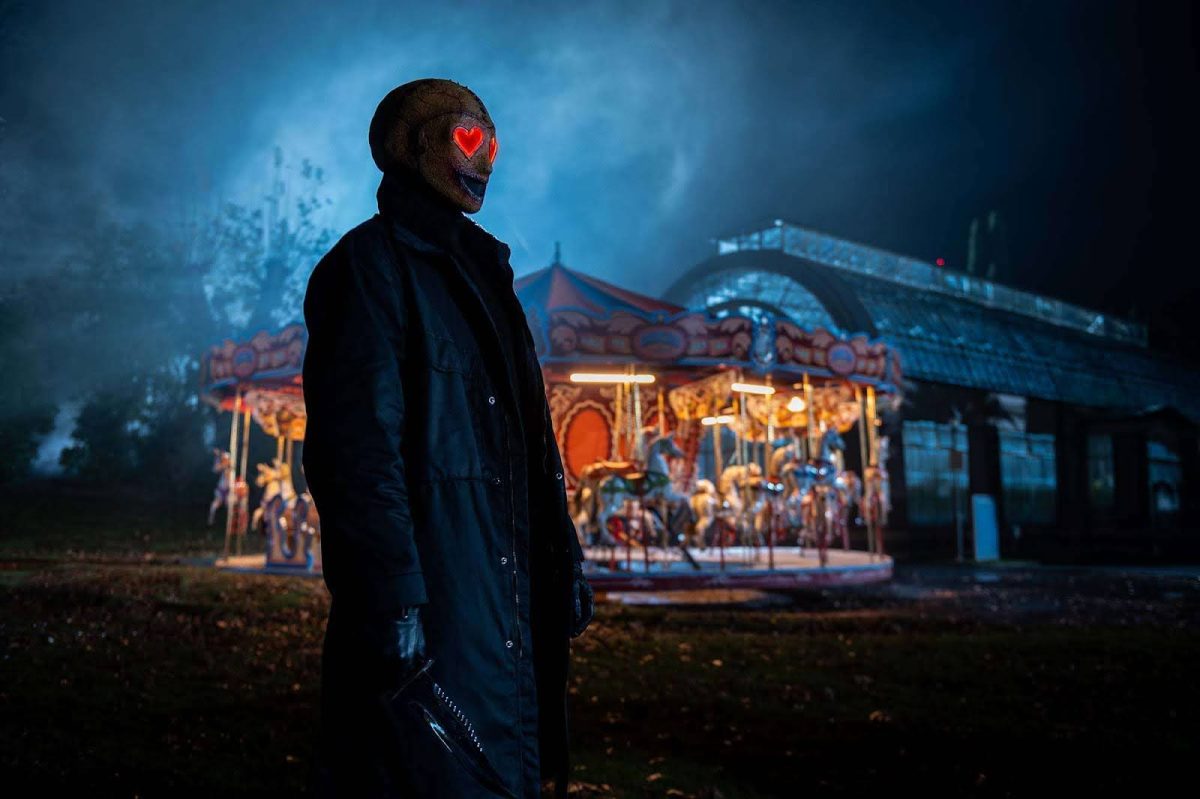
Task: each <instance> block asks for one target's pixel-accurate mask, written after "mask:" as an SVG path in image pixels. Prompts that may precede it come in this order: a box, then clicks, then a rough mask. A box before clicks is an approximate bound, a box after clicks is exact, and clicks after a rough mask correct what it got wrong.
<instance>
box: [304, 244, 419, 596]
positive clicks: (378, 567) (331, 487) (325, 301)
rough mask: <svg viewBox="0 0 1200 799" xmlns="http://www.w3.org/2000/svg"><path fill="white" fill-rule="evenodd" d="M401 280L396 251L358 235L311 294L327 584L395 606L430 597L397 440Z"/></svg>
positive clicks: (310, 458)
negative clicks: (365, 249) (386, 252)
mask: <svg viewBox="0 0 1200 799" xmlns="http://www.w3.org/2000/svg"><path fill="white" fill-rule="evenodd" d="M342 244H345V242H342ZM398 282H399V281H398V280H397V279H396V272H395V269H394V266H393V265H392V264H391V262H390V259H388V258H386V256H383V255H382V254H380V253H362V252H358V251H356V248H355V247H354V246H353V244H350V245H348V246H346V247H344V248H341V247H335V249H334V250H333V251H331V252H330V253H329V254H328V255H326V256H325V257H324V258H322V259H321V262H320V263H319V264H318V265H317V267H316V268H315V269H314V270H313V274H312V277H311V278H310V279H309V284H308V290H307V293H306V294H305V299H304V318H305V323H306V325H307V327H308V346H307V349H306V351H305V358H304V367H303V372H304V398H305V405H306V409H307V414H308V421H307V432H306V436H305V438H306V440H305V448H304V467H305V476H306V478H307V480H308V484H309V489H310V491H311V493H312V496H313V499H314V501H315V503H316V505H317V510H318V512H319V513H320V515H321V528H322V540H323V547H322V558H323V567H324V570H325V580H326V585H327V586H328V587H329V590H330V594H331V595H332V596H333V597H334V600H335V601H338V600H342V602H343V603H344V604H354V605H361V606H362V607H363V608H364V609H365V610H366V611H367V612H370V613H379V614H387V615H390V614H394V613H397V612H398V611H399V610H400V608H402V607H405V606H412V605H420V604H424V603H425V602H426V601H427V598H426V593H425V582H424V578H423V576H422V573H421V564H420V558H419V557H418V552H417V547H416V542H415V539H414V535H413V522H412V516H411V514H410V509H409V496H408V488H407V483H406V479H405V467H404V459H403V456H402V447H401V444H402V431H403V429H404V392H403V386H402V384H401V360H402V358H403V353H404V321H405V320H404V310H403V309H404V304H403V301H402V299H401V297H400V293H399V286H398Z"/></svg>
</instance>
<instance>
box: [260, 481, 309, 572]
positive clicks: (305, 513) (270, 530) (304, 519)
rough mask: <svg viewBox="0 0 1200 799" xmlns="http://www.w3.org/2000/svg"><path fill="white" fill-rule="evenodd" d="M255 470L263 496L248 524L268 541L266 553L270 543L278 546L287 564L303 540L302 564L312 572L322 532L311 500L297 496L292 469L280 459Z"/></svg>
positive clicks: (304, 496)
mask: <svg viewBox="0 0 1200 799" xmlns="http://www.w3.org/2000/svg"><path fill="white" fill-rule="evenodd" d="M257 468H258V477H256V478H255V480H254V483H255V485H257V486H259V487H260V488H262V489H263V495H262V500H261V502H260V503H259V507H258V508H257V509H256V510H255V511H254V518H253V520H252V521H251V524H252V525H253V526H254V529H256V530H258V531H259V532H260V533H261V534H262V535H263V536H264V537H266V538H267V541H268V544H267V549H268V552H270V551H271V542H272V541H278V542H279V551H280V554H282V555H283V557H284V558H285V559H286V560H291V559H292V558H293V557H294V556H295V554H296V546H297V545H298V544H299V543H300V541H301V540H303V542H304V557H305V562H306V564H307V566H308V567H309V568H310V569H311V568H312V567H313V563H314V561H315V556H314V555H313V543H314V541H315V540H316V538H317V537H318V536H319V535H320V529H321V525H320V520H319V518H318V516H317V510H316V505H315V504H314V503H313V500H312V497H311V496H310V495H309V494H307V493H305V494H297V493H296V488H295V486H294V485H293V484H292V468H291V466H290V465H288V464H287V463H284V462H282V461H281V460H280V459H279V458H275V459H273V461H272V464H271V465H267V464H265V463H260V464H257Z"/></svg>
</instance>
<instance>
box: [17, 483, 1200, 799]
mask: <svg viewBox="0 0 1200 799" xmlns="http://www.w3.org/2000/svg"><path fill="white" fill-rule="evenodd" d="M0 507H3V508H5V512H4V519H5V521H4V523H3V527H2V528H0V651H2V652H3V654H2V655H0V785H4V786H5V794H6V795H8V796H29V795H34V792H35V791H36V793H37V794H38V795H43V794H45V793H47V792H51V791H54V790H58V789H63V790H70V791H73V792H84V791H86V792H87V793H88V795H92V796H131V797H132V796H142V797H153V796H198V795H209V796H223V797H224V796H271V795H299V794H302V793H303V788H304V778H305V773H306V771H305V770H306V768H307V764H308V759H309V757H310V753H311V741H312V737H311V736H312V730H313V724H314V723H315V719H316V715H315V714H316V703H317V698H318V692H317V680H318V674H319V667H320V646H321V638H322V633H323V628H324V622H325V614H326V611H327V608H328V595H327V593H326V591H325V587H324V584H323V583H322V582H321V581H320V580H319V579H305V578H300V577H296V578H291V577H271V576H259V575H245V574H229V573H223V572H219V571H216V570H214V569H212V568H210V567H204V566H200V565H194V563H195V562H196V561H193V560H191V559H192V558H200V557H204V556H206V555H211V554H213V553H215V552H216V551H217V549H219V547H220V538H221V533H220V530H217V531H216V532H212V531H208V530H206V529H205V528H204V527H203V519H204V510H205V507H204V503H203V502H200V503H198V504H196V506H195V507H186V506H183V507H181V506H178V505H167V504H157V503H150V502H147V501H144V500H141V499H139V498H138V497H137V496H136V494H135V493H130V494H128V495H123V496H120V497H114V496H111V495H102V494H94V495H92V494H88V493H86V492H80V491H78V490H70V491H68V490H66V489H63V488H61V487H59V488H56V489H55V490H54V491H50V490H48V489H45V488H33V489H29V488H27V489H23V490H20V491H12V490H9V491H7V492H5V493H4V494H3V495H0ZM709 599H712V597H711V596H710V597H709ZM1198 631H1200V569H1197V568H1191V569H1189V568H1183V567H1180V568H1174V569H1168V568H1159V569H1147V568H1142V569H1121V568H1086V569H1085V568H1070V567H1056V568H1047V567H1038V566H1036V565H1032V564H1006V565H999V566H993V567H988V568H982V567H979V568H970V567H960V566H956V565H954V564H940V565H939V564H925V565H920V566H907V565H904V564H901V565H900V566H899V567H898V569H897V576H896V579H895V580H894V581H892V582H891V583H890V584H888V585H885V586H877V587H873V588H857V589H850V590H838V591H834V590H827V591H823V592H819V593H813V594H805V595H798V596H794V597H771V598H768V599H767V600H765V601H762V602H759V603H757V604H753V603H752V604H750V605H739V606H724V607H723V606H720V605H712V604H706V605H691V606H666V605H638V606H631V605H625V604H618V603H615V602H609V603H603V604H601V606H600V607H599V610H598V614H597V618H596V621H595V622H594V623H593V625H592V627H591V628H590V629H589V630H588V632H587V633H586V634H585V635H584V636H583V637H582V638H580V639H578V640H577V641H576V642H575V644H574V647H573V665H572V669H573V675H572V678H571V687H570V692H571V702H572V703H571V714H572V715H571V724H572V752H573V762H574V771H573V783H572V793H573V795H575V796H580V797H583V796H587V797H593V796H594V797H609V796H612V797H708V798H709V799H715V797H726V798H727V799H734V797H740V798H742V799H758V798H759V797H792V796H801V795H816V796H861V795H865V794H868V793H871V794H875V793H878V792H886V793H891V792H906V793H907V792H909V791H914V792H917V791H919V792H921V793H922V794H924V795H930V796H1032V795H1042V794H1045V793H1047V792H1049V791H1050V790H1051V789H1054V788H1062V789H1063V790H1069V791H1070V792H1071V793H1072V794H1076V793H1084V792H1086V793H1088V794H1091V795H1096V794H1101V795H1108V794H1126V795H1128V794H1129V793H1131V792H1132V793H1134V794H1138V795H1140V794H1144V793H1146V792H1147V786H1148V785H1149V784H1150V783H1151V782H1155V781H1161V780H1166V779H1169V778H1171V777H1173V776H1175V775H1182V774H1184V773H1186V770H1187V769H1188V768H1189V767H1190V766H1191V765H1192V764H1191V761H1190V757H1191V756H1192V755H1193V754H1194V753H1195V752H1196V751H1200V726H1198V725H1197V723H1196V715H1197V710H1198V709H1200V688H1198V687H1197V685H1196V682H1195V680H1194V677H1195V668H1196V663H1198V662H1200V636H1198V635H1197V633H1198Z"/></svg>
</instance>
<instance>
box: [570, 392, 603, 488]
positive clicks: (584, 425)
mask: <svg viewBox="0 0 1200 799" xmlns="http://www.w3.org/2000/svg"><path fill="white" fill-rule="evenodd" d="M563 439H564V446H563V449H564V453H563V454H564V457H563V461H564V465H565V466H566V467H567V471H568V472H569V473H570V475H571V477H572V478H576V479H578V477H579V475H580V474H582V473H583V470H584V469H585V468H586V467H588V466H591V465H592V464H593V463H595V462H597V461H601V460H607V459H608V457H609V453H611V452H612V446H613V440H612V422H611V420H610V419H609V418H608V417H607V416H606V415H605V414H604V412H603V411H602V410H600V408H599V407H596V406H595V405H593V404H591V403H588V404H586V405H583V406H581V407H578V408H576V409H575V412H574V413H573V414H572V415H571V416H570V417H569V418H568V419H567V422H566V429H565V431H564V435H563Z"/></svg>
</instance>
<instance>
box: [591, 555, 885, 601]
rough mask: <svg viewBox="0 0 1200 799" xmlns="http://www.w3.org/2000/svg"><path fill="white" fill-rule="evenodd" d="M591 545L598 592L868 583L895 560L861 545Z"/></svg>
mask: <svg viewBox="0 0 1200 799" xmlns="http://www.w3.org/2000/svg"><path fill="white" fill-rule="evenodd" d="M688 553H689V554H690V555H691V556H692V557H691V561H689V560H688V559H687V558H685V557H684V555H683V553H682V552H681V551H680V550H678V549H663V548H661V547H649V548H648V549H644V548H642V547H634V548H633V549H631V550H627V549H626V548H624V547H586V548H585V549H584V556H585V558H586V559H587V568H586V574H587V577H588V582H589V583H591V585H592V587H593V588H594V589H595V590H596V591H621V592H628V591H685V590H697V589H710V588H721V589H751V590H755V589H756V590H776V591H783V590H789V589H805V588H825V587H829V586H838V585H863V584H866V583H879V582H886V581H888V580H890V579H891V578H892V559H891V558H890V557H888V556H887V555H873V554H871V553H870V552H861V551H858V550H845V549H829V550H826V561H825V565H824V566H822V565H821V561H820V558H819V557H818V553H817V550H816V549H814V548H812V547H804V548H803V549H802V548H800V547H794V546H793V547H775V548H774V551H770V550H768V549H767V548H766V547H725V548H724V551H722V550H721V549H718V548H716V547H712V548H709V549H696V548H692V549H689V550H688Z"/></svg>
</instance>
